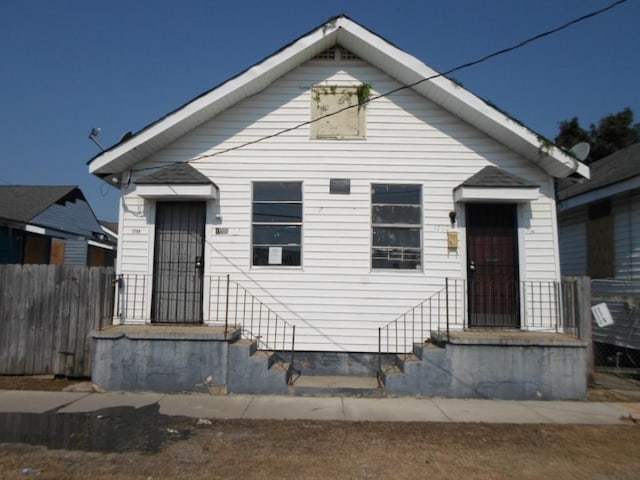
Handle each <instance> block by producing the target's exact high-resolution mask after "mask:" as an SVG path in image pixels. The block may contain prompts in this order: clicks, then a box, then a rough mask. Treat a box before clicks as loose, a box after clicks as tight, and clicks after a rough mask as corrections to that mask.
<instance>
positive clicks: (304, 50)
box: [89, 29, 337, 175]
mask: <svg viewBox="0 0 640 480" xmlns="http://www.w3.org/2000/svg"><path fill="white" fill-rule="evenodd" d="M336 36H337V29H334V30H332V31H327V32H323V30H322V29H316V30H314V31H313V32H311V33H310V34H308V35H306V36H304V37H302V38H300V39H299V40H297V41H295V42H293V43H292V44H290V45H289V46H288V47H285V48H284V49H282V50H280V51H279V52H277V53H276V54H274V55H272V56H270V57H267V58H266V59H264V60H263V61H261V62H260V63H258V64H256V65H254V66H252V67H251V68H249V69H248V70H246V71H245V72H244V73H242V74H240V75H238V76H236V77H234V78H232V79H230V80H228V81H226V82H225V83H223V84H222V85H220V86H219V87H217V88H214V89H213V90H211V91H209V92H208V93H207V94H205V95H202V96H200V97H198V98H196V99H195V100H193V101H191V102H189V103H187V104H185V105H184V106H182V107H180V108H178V109H177V110H175V111H174V112H172V113H170V114H169V115H167V116H166V117H165V118H163V119H162V120H160V121H158V122H155V123H153V124H151V125H149V126H148V127H145V128H144V129H143V130H141V131H140V132H138V133H136V134H135V135H134V136H133V137H131V138H130V139H129V140H128V141H126V142H124V143H122V144H118V145H115V146H114V147H111V148H110V149H108V150H106V151H105V152H103V153H101V154H99V155H98V156H96V157H94V158H93V159H92V160H91V161H90V163H89V172H90V173H92V174H94V175H104V174H108V173H114V172H119V171H123V170H126V169H127V168H130V167H131V165H133V164H134V163H136V162H137V161H139V160H142V159H144V158H147V157H148V156H149V155H152V154H153V153H155V152H156V151H158V150H160V149H161V148H163V147H164V146H166V145H168V144H170V143H171V142H172V141H174V140H176V139H177V138H179V137H181V136H182V135H184V134H186V133H187V132H189V131H191V130H192V129H194V128H196V127H198V126H199V125H201V124H203V123H204V122H206V121H207V120H209V119H210V118H212V117H214V116H215V115H217V114H219V113H220V112H222V111H223V110H225V109H227V108H229V107H230V106H232V105H234V104H236V103H238V102H240V101H242V100H244V99H245V98H248V97H250V96H252V95H255V94H256V93H258V92H260V91H262V90H263V89H265V88H266V87H267V86H268V85H269V84H271V82H273V81H274V80H276V79H277V78H279V77H281V76H282V75H284V74H286V73H287V72H288V71H290V70H292V69H294V68H295V67H297V66H298V65H300V64H302V63H304V62H305V61H307V60H309V59H311V58H312V57H314V56H315V55H317V54H319V53H321V52H322V51H324V50H326V49H327V48H330V47H331V46H333V45H334V44H335V43H336Z"/></svg>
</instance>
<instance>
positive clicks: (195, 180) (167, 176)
mask: <svg viewBox="0 0 640 480" xmlns="http://www.w3.org/2000/svg"><path fill="white" fill-rule="evenodd" d="M136 184H137V185H215V183H213V182H212V181H211V179H210V178H208V177H206V176H204V175H203V174H202V173H200V172H199V171H198V170H196V169H195V168H193V167H192V166H191V165H189V164H188V163H177V164H175V165H171V166H169V167H165V168H163V169H161V170H158V171H157V172H154V173H152V174H151V175H147V176H146V177H142V178H140V179H139V180H136Z"/></svg>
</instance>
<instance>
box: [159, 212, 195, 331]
mask: <svg viewBox="0 0 640 480" xmlns="http://www.w3.org/2000/svg"><path fill="white" fill-rule="evenodd" d="M205 214H206V203H205V202H158V203H157V205H156V228H155V232H156V238H155V251H154V260H153V294H152V300H151V321H152V322H154V323H202V286H203V276H202V273H203V267H204V227H205V221H206V219H205Z"/></svg>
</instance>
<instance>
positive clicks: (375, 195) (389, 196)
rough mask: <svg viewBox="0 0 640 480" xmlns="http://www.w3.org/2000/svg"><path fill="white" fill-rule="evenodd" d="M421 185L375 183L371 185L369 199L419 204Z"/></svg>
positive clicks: (374, 201)
mask: <svg viewBox="0 0 640 480" xmlns="http://www.w3.org/2000/svg"><path fill="white" fill-rule="evenodd" d="M421 192H422V186H421V185H395V184H384V183H377V184H374V185H373V186H372V192H371V200H372V202H373V203H374V204H375V203H386V204H394V205H420V204H421V203H422V200H421V198H420V197H421Z"/></svg>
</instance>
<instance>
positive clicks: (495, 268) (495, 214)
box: [467, 203, 520, 328]
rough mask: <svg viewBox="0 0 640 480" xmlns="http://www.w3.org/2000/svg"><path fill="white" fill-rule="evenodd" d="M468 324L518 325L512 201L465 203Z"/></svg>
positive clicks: (515, 223)
mask: <svg viewBox="0 0 640 480" xmlns="http://www.w3.org/2000/svg"><path fill="white" fill-rule="evenodd" d="M467 251H468V254H467V279H468V282H469V288H468V295H469V297H468V306H469V326H470V327H489V328H490V327H494V328H518V327H519V326H520V304H519V284H518V225H517V208H516V205H514V204H475V203H470V204H468V205H467Z"/></svg>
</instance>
